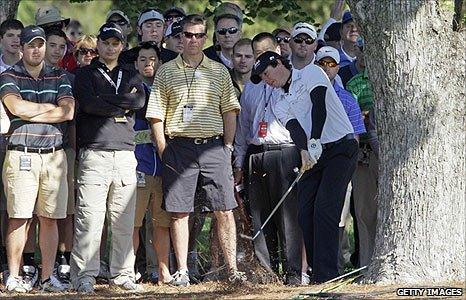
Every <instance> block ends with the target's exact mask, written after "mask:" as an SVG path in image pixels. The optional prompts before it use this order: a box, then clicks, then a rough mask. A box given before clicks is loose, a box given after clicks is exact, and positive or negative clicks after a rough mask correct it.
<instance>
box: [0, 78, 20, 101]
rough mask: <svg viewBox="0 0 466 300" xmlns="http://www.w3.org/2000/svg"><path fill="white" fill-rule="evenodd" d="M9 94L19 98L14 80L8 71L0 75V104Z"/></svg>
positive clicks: (17, 87) (18, 91)
mask: <svg viewBox="0 0 466 300" xmlns="http://www.w3.org/2000/svg"><path fill="white" fill-rule="evenodd" d="M10 94H15V95H18V96H19V97H21V93H20V90H19V86H18V83H17V82H16V78H15V77H14V76H13V74H11V73H10V71H5V72H3V73H2V74H0V99H1V100H2V102H3V99H4V98H5V97H6V96H7V95H10Z"/></svg>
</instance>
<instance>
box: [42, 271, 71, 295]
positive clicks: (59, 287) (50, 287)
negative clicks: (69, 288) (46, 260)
mask: <svg viewBox="0 0 466 300" xmlns="http://www.w3.org/2000/svg"><path fill="white" fill-rule="evenodd" d="M40 285H41V287H42V289H41V290H42V292H49V293H58V292H64V291H65V290H66V288H65V287H64V286H63V284H61V282H60V280H58V278H57V277H55V275H50V278H49V279H47V280H46V281H45V282H41V284H40Z"/></svg>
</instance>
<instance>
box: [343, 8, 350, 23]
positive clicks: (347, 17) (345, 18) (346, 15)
mask: <svg viewBox="0 0 466 300" xmlns="http://www.w3.org/2000/svg"><path fill="white" fill-rule="evenodd" d="M351 21H353V16H352V15H351V12H350V11H349V10H347V11H345V13H344V14H343V18H342V19H341V23H342V24H345V23H348V22H351Z"/></svg>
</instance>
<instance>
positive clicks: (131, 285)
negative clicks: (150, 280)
mask: <svg viewBox="0 0 466 300" xmlns="http://www.w3.org/2000/svg"><path fill="white" fill-rule="evenodd" d="M116 286H117V287H119V288H120V289H123V290H125V291H132V292H135V293H142V292H144V287H143V286H142V285H140V284H137V283H135V282H133V281H131V280H128V281H125V282H123V283H122V284H118V285H116Z"/></svg>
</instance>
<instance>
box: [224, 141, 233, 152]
mask: <svg viewBox="0 0 466 300" xmlns="http://www.w3.org/2000/svg"><path fill="white" fill-rule="evenodd" d="M225 147H227V148H228V149H230V151H231V152H233V151H234V150H235V147H234V146H233V145H232V144H227V143H225Z"/></svg>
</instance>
